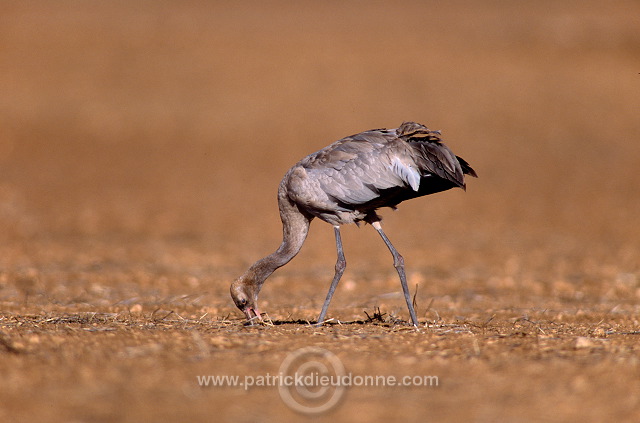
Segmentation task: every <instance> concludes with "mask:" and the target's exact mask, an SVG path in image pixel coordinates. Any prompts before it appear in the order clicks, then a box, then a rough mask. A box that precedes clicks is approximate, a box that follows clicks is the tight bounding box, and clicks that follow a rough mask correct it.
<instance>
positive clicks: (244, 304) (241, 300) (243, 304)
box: [238, 298, 247, 307]
mask: <svg viewBox="0 0 640 423" xmlns="http://www.w3.org/2000/svg"><path fill="white" fill-rule="evenodd" d="M238 302H239V303H240V305H241V306H242V307H244V306H246V305H247V299H246V298H241V299H240V301H238Z"/></svg>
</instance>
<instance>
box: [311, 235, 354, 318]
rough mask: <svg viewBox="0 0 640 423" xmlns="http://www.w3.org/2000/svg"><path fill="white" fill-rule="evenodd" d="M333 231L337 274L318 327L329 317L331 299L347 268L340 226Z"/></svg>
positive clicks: (325, 301) (332, 282)
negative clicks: (336, 255)
mask: <svg viewBox="0 0 640 423" xmlns="http://www.w3.org/2000/svg"><path fill="white" fill-rule="evenodd" d="M333 231H334V232H335V234H336V249H337V250H338V260H337V261H336V273H335V275H334V276H333V281H331V286H330V287H329V292H328V293H327V298H326V299H325V300H324V304H323V305H322V311H321V312H320V316H318V323H317V325H318V326H320V325H322V324H323V323H324V318H325V316H326V315H327V309H328V308H329V303H330V302H331V297H333V293H334V292H335V290H336V287H337V286H338V282H340V278H341V277H342V274H343V273H344V269H345V268H346V267H347V261H346V260H345V259H344V252H343V251H342V238H341V237H340V226H334V227H333Z"/></svg>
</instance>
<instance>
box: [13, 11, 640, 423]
mask: <svg viewBox="0 0 640 423" xmlns="http://www.w3.org/2000/svg"><path fill="white" fill-rule="evenodd" d="M638 16H640V6H639V4H638V3H637V2H632V1H629V2H613V3H611V2H607V3H606V4H604V3H601V2H582V1H580V2H536V3H535V4H533V3H532V4H529V3H527V4H524V3H522V2H477V3H463V2H455V3H452V2H438V3H436V2H433V3H431V2H418V1H416V2H412V1H406V2H394V3H393V5H391V4H390V3H386V2H366V3H364V2H296V3H290V2H258V1H255V2H204V1H202V2H197V1H188V2H171V1H163V2H159V1H146V2H145V1H140V2H125V1H122V2H117V1H112V2H80V1H68V2H3V3H2V4H1V5H0V57H1V58H2V64H1V66H0V92H2V95H1V96H0V375H1V380H2V383H1V384H0V420H2V421H6V422H9V421H18V422H31V421H41V422H47V421H70V422H84V421H86V422H89V421H91V422H112V421H161V420H173V421H236V422H254V421H265V422H271V421H273V422H275V421H299V420H300V419H301V418H302V417H303V416H301V415H300V414H296V413H295V412H293V411H291V410H290V409H289V408H288V407H287V406H286V405H285V404H284V403H283V401H281V399H280V396H279V394H278V391H277V389H275V388H255V389H251V390H248V391H245V390H244V389H242V388H237V387H236V388H231V387H227V388H221V387H217V388H213V387H208V388H203V387H200V386H199V385H198V382H197V376H198V375H240V376H242V377H244V376H245V375H248V376H259V375H263V374H266V373H271V374H274V373H277V372H278V370H279V366H280V364H281V363H282V361H283V360H284V359H285V357H286V356H287V354H288V353H290V352H291V351H295V350H296V349H298V348H301V347H305V346H318V347H322V348H325V349H327V350H329V351H331V352H333V353H334V354H336V355H337V356H338V357H339V359H340V360H341V361H342V363H343V364H344V366H345V367H346V369H347V370H348V371H350V372H353V373H354V374H359V375H397V376H403V375H435V376H437V377H438V381H439V384H438V386H437V387H410V388H409V387H404V388H397V387H396V388H391V387H357V388H356V387H353V388H351V389H349V390H348V391H347V395H346V397H345V398H343V400H342V401H341V402H340V403H339V404H338V406H337V407H335V408H333V409H332V410H330V411H329V412H327V413H325V414H323V415H321V416H318V417H317V420H319V421H325V420H326V421H352V422H361V421H362V422H365V421H400V420H402V421H475V422H491V421H522V422H529V421H551V422H560V421H583V422H600V421H629V422H631V421H638V419H640V361H639V360H640V344H639V343H638V341H639V340H640V323H639V321H638V315H639V312H640V309H639V307H638V303H639V302H640V267H639V266H640V265H639V264H638V263H639V262H640V260H639V258H640V246H639V245H638V239H639V237H640V218H639V217H638V212H637V210H640V199H639V198H640V196H639V195H638V193H639V192H640V178H639V177H638V168H639V167H640V143H639V141H640V122H639V120H638V110H640V92H639V87H640V75H639V72H640V61H639V60H638V58H639V57H640V31H639V30H638V28H640V22H639V18H638ZM403 120H416V121H419V122H423V123H425V124H427V125H429V126H430V127H431V128H434V129H442V130H443V134H444V137H445V140H447V143H448V145H449V146H451V147H452V149H453V150H454V151H455V152H456V153H457V154H459V155H461V156H462V157H464V158H465V159H467V160H468V161H469V162H470V163H471V164H472V165H473V166H474V167H475V168H476V169H477V170H478V173H479V175H480V178H479V179H478V180H471V181H470V182H469V189H468V192H466V193H464V192H462V191H461V190H456V191H451V192H447V193H442V194H438V195H436V196H432V197H430V198H423V199H418V200H413V201H411V202H408V203H406V204H403V205H402V206H401V207H400V209H399V210H398V211H397V212H392V211H391V210H387V211H385V212H384V216H385V221H384V225H385V227H386V230H387V233H388V234H389V236H390V238H391V239H392V240H393V241H394V243H395V244H396V246H397V247H398V248H399V250H400V251H401V252H402V253H403V254H404V256H405V259H406V262H407V266H408V272H409V279H410V285H411V287H412V290H415V287H416V286H417V287H418V291H417V294H416V302H417V306H418V314H419V317H420V320H421V322H422V323H423V325H424V327H423V328H422V329H421V331H420V332H419V333H417V332H415V331H413V330H411V329H409V328H407V326H405V325H404V324H403V323H402V320H406V319H407V318H408V316H407V313H406V309H405V306H404V304H403V300H402V298H401V296H400V294H399V292H400V288H399V283H398V281H397V278H396V275H395V271H394V269H393V267H392V265H391V258H390V256H389V254H388V251H387V250H386V248H385V247H384V245H383V244H382V243H381V242H380V240H379V239H378V237H377V234H375V231H373V230H372V229H371V228H369V227H361V228H356V227H353V228H345V231H344V233H343V238H344V241H345V249H346V255H347V260H348V263H349V264H348V268H347V271H346V274H345V277H344V280H343V283H342V284H341V286H340V287H339V289H338V291H337V293H336V296H335V298H334V301H333V303H332V307H331V308H330V311H329V314H330V317H333V318H334V319H335V320H334V321H333V324H331V325H328V326H326V327H323V328H314V327H312V326H310V325H308V324H307V323H306V321H307V320H309V321H312V320H313V319H314V318H315V317H316V315H317V313H318V311H319V309H320V305H321V302H322V300H323V298H324V295H325V293H326V289H327V287H328V283H329V281H330V279H331V276H332V269H333V263H334V260H335V252H334V245H333V239H332V231H331V229H330V227H329V226H328V225H326V224H323V223H322V222H314V224H313V225H312V229H311V234H310V237H309V239H308V241H307V244H306V245H305V247H304V248H303V250H302V252H301V253H300V255H299V256H298V257H297V258H296V259H295V260H294V261H293V262H292V263H290V264H289V265H288V266H286V267H285V268H283V269H280V270H279V271H278V272H276V274H274V275H273V277H272V278H271V279H270V280H269V281H268V283H267V284H266V285H265V288H264V290H263V293H262V296H261V300H262V303H261V306H262V308H263V309H264V311H267V312H268V314H269V317H270V318H271V319H272V320H273V322H274V325H272V326H271V325H266V326H254V327H246V326H243V324H242V320H241V319H240V317H241V316H240V314H239V313H238V312H237V310H235V309H234V307H233V305H232V303H231V301H230V298H229V296H228V286H229V283H230V282H231V281H232V280H233V278H235V277H237V276H238V275H239V274H241V273H242V272H243V271H244V270H245V268H246V267H247V266H248V265H250V264H251V263H252V262H253V261H254V260H256V259H258V258H260V257H262V256H264V255H266V254H268V253H269V252H271V251H273V249H274V248H275V247H276V246H277V245H278V243H279V241H280V239H279V236H280V230H281V229H280V225H279V219H278V214H277V207H276V201H275V190H276V187H277V184H278V182H279V180H280V178H281V176H282V175H283V174H284V172H285V171H286V170H287V168H288V167H289V166H290V165H291V164H292V163H294V162H295V161H296V160H298V159H299V158H301V157H303V156H304V155H306V154H308V153H310V152H313V151H315V150H317V149H319V148H320V147H323V146H324V145H326V144H327V143H329V142H331V141H333V140H336V139H338V138H340V137H342V136H346V135H349V134H352V133H355V132H359V131H362V130H365V129H370V128H378V127H396V126H397V125H398V124H400V123H401V122H402V121H403ZM378 310H379V313H380V315H376V317H375V318H374V313H376V312H377V311H378ZM365 312H366V313H365ZM367 314H368V315H369V316H371V317H372V319H367ZM338 322H340V323H338Z"/></svg>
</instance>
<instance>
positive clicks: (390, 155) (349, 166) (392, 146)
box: [305, 130, 420, 206]
mask: <svg viewBox="0 0 640 423" xmlns="http://www.w3.org/2000/svg"><path fill="white" fill-rule="evenodd" d="M402 153H404V154H402ZM316 155H317V156H316V157H314V160H310V162H309V164H308V166H305V168H306V171H307V173H308V175H309V177H310V178H313V179H314V180H316V181H317V183H318V185H319V188H320V189H321V191H322V192H324V193H325V194H326V195H327V196H328V197H329V199H330V200H333V201H334V202H335V204H337V205H338V206H349V205H359V204H365V203H368V202H370V201H371V200H373V199H375V198H377V197H378V196H379V195H380V191H382V190H385V189H388V188H393V187H407V188H410V189H413V190H415V191H417V190H418V187H419V184H420V171H419V169H418V167H417V165H416V164H415V162H414V160H413V157H412V156H411V154H410V152H409V151H408V149H407V147H406V145H405V144H404V143H402V142H401V141H400V140H399V139H398V138H397V137H395V135H389V133H388V131H383V130H375V131H367V132H363V133H360V134H357V135H354V136H352V137H348V138H344V139H342V140H340V141H338V142H336V143H334V144H332V145H330V146H329V147H327V148H326V149H324V150H321V151H319V152H318V153H316Z"/></svg>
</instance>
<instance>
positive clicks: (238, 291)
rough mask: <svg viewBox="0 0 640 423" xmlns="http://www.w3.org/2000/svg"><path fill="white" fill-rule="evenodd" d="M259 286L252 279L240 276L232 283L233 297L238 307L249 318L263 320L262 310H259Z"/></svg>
mask: <svg viewBox="0 0 640 423" xmlns="http://www.w3.org/2000/svg"><path fill="white" fill-rule="evenodd" d="M258 291H259V289H258V288H257V286H256V285H255V284H253V283H251V281H247V280H245V278H243V277H240V278H239V279H237V280H235V281H234V282H233V283H232V284H231V298H233V302H234V303H235V304H236V307H238V308H239V309H240V311H241V312H243V313H244V315H245V316H247V319H248V320H253V319H258V320H261V321H262V317H261V316H260V310H258Z"/></svg>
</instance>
